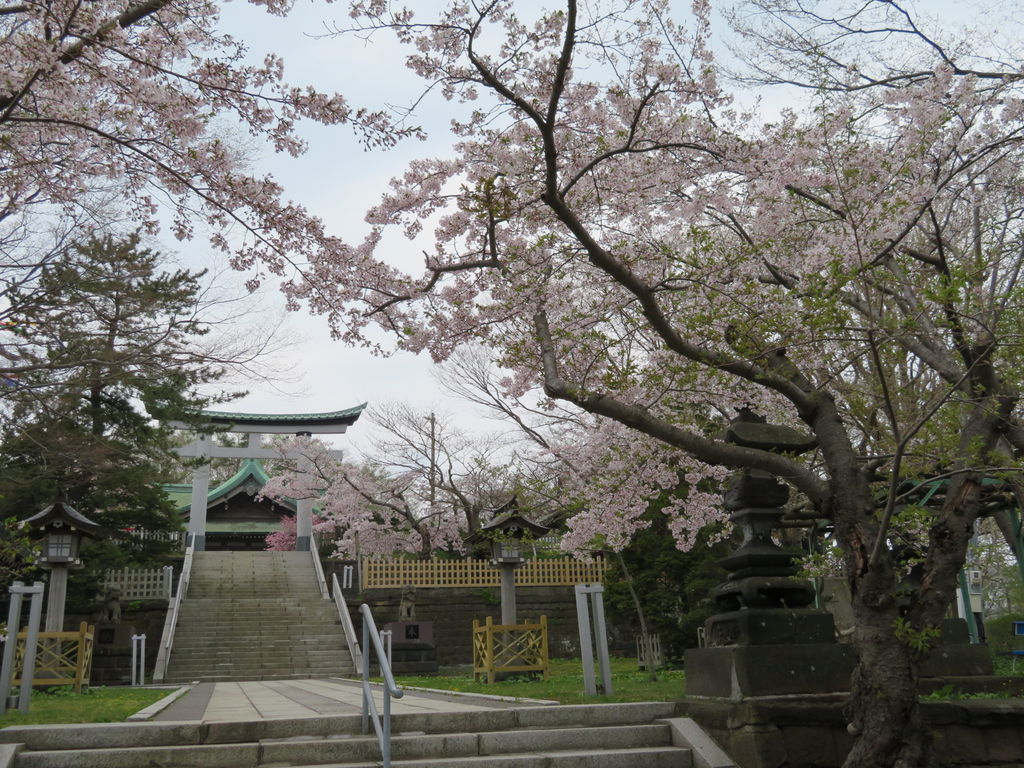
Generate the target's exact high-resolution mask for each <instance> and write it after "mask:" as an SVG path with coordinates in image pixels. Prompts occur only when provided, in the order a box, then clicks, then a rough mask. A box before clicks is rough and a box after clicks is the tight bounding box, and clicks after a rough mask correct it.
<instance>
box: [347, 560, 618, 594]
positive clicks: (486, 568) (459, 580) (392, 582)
mask: <svg viewBox="0 0 1024 768" xmlns="http://www.w3.org/2000/svg"><path fill="white" fill-rule="evenodd" d="M607 569H608V566H607V565H606V563H605V561H604V560H603V559H602V558H595V559H593V560H590V561H584V560H575V559H573V558H570V557H566V558H558V559H552V560H527V561H526V562H525V563H523V564H522V565H521V566H520V567H518V568H516V572H515V573H516V586H517V587H558V586H571V585H573V584H596V583H599V582H601V581H603V580H604V574H605V571H606V570H607ZM361 570H362V587H363V589H381V588H389V587H391V588H394V587H405V586H410V585H411V586H414V587H499V586H501V572H500V571H499V570H498V569H497V568H495V567H494V566H492V565H491V564H490V562H489V561H487V560H438V559H436V558H434V559H430V560H373V559H370V558H365V559H364V560H363V562H362V568H361Z"/></svg>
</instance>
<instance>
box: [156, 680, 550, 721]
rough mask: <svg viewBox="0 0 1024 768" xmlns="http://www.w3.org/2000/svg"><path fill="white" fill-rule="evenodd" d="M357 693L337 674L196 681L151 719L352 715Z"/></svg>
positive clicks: (437, 707) (415, 706)
mask: <svg viewBox="0 0 1024 768" xmlns="http://www.w3.org/2000/svg"><path fill="white" fill-rule="evenodd" d="M374 691H375V698H376V700H377V707H378V709H380V707H381V706H382V705H381V701H382V694H381V690H380V688H379V687H377V686H375V687H374ZM361 696H362V693H361V689H360V685H359V683H356V682H352V681H348V680H340V679H337V678H333V679H325V680H267V681H263V682H227V683H200V684H198V685H195V686H194V687H193V688H192V690H191V691H189V692H188V693H187V694H185V695H184V696H182V697H180V698H179V699H178V700H176V701H175V702H173V703H172V704H171V705H170V706H169V707H167V708H166V709H164V710H163V711H162V712H161V713H160V714H158V715H157V716H156V717H154V718H153V720H155V721H175V722H182V721H188V720H270V719H277V718H295V717H314V716H317V715H338V714H358V713H359V712H360V711H361V704H362V699H361ZM536 705H537V702H532V701H521V702H516V701H504V700H500V699H497V698H488V697H479V696H459V695H451V694H444V693H441V692H436V693H435V692H429V693H428V692H423V691H405V695H404V696H403V697H402V698H401V699H394V698H393V699H392V700H391V711H392V713H394V714H404V713H423V712H469V711H473V710H481V709H496V708H498V709H503V708H507V707H515V706H536Z"/></svg>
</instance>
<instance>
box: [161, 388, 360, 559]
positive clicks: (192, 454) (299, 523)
mask: <svg viewBox="0 0 1024 768" xmlns="http://www.w3.org/2000/svg"><path fill="white" fill-rule="evenodd" d="M365 407H366V403H363V404H362V405H359V406H356V407H355V408H349V409H348V410H345V411H334V412H332V413H303V414H294V415H285V414H253V413H224V412H220V411H202V412H201V413H200V416H201V417H202V418H203V420H204V421H206V422H207V423H209V424H210V425H211V426H212V427H215V428H216V429H217V431H222V432H241V433H246V434H248V435H249V441H248V445H244V446H240V447H231V446H222V445H215V444H214V443H213V441H212V440H210V435H209V434H204V433H200V434H199V435H197V437H196V439H195V440H194V441H193V442H192V443H189V444H188V445H184V446H182V447H181V448H178V449H177V452H178V454H179V455H180V456H186V457H189V458H199V459H211V458H233V459H280V458H291V459H295V460H296V461H297V462H298V465H299V471H300V472H305V471H308V470H309V468H310V466H309V458H308V457H306V456H304V455H302V454H300V453H297V452H291V453H284V454H282V452H281V451H278V450H275V449H273V448H264V447H263V444H262V441H263V435H265V434H278V435H282V434H291V435H297V436H310V435H314V434H341V433H343V432H345V431H346V430H347V429H348V428H349V427H350V426H351V425H352V424H354V423H355V422H356V420H357V419H358V418H359V416H360V414H362V412H363V409H364V408H365ZM170 426H171V427H173V428H175V429H185V430H193V429H195V427H194V426H193V425H190V424H186V423H184V422H178V421H172V422H170ZM211 431H212V430H211ZM332 453H333V454H335V455H339V456H340V455H341V452H340V451H332ZM209 493H210V465H209V463H208V462H204V463H202V464H200V465H199V466H198V467H196V468H195V470H193V472H192V506H191V511H190V513H189V522H188V545H189V546H191V547H192V548H193V549H194V550H195V551H196V552H202V551H203V550H205V549H206V503H207V499H208V496H209ZM312 540H313V499H312V498H307V499H298V500H297V504H296V511H295V549H297V550H302V551H309V549H310V547H311V546H312Z"/></svg>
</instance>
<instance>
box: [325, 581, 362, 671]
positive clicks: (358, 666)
mask: <svg viewBox="0 0 1024 768" xmlns="http://www.w3.org/2000/svg"><path fill="white" fill-rule="evenodd" d="M331 589H332V591H333V594H334V605H335V607H336V608H337V609H338V618H339V619H341V628H342V630H343V631H344V632H345V643H346V644H347V645H348V653H349V656H351V657H352V666H353V668H354V669H355V670H356V671H359V672H361V671H362V669H363V654H362V651H360V649H359V640H357V639H356V628H355V627H354V626H352V616H350V615H349V612H348V603H347V602H346V601H345V595H344V594H343V593H342V591H341V585H339V584H338V574H336V573H332V574H331Z"/></svg>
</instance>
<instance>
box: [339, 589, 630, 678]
mask: <svg viewBox="0 0 1024 768" xmlns="http://www.w3.org/2000/svg"><path fill="white" fill-rule="evenodd" d="M328 578H330V576H328ZM498 592H499V591H498V589H497V588H487V587H483V588H472V589H424V588H418V589H416V590H415V611H416V620H417V621H431V622H433V624H434V643H435V644H436V646H437V661H438V663H439V664H440V665H441V666H450V665H454V664H472V663H473V647H472V635H473V619H479V620H480V621H481V623H482V622H483V621H484V620H485V619H486V617H487V616H493V617H494V620H495V621H496V622H497V621H499V620H500V616H501V601H500V599H499V594H498ZM401 595H402V590H400V589H371V590H366V591H365V592H363V593H362V594H357V593H355V592H347V593H346V595H345V600H346V601H347V602H348V606H349V610H350V612H351V613H352V622H353V624H354V625H355V626H356V627H357V629H358V627H359V626H361V625H360V619H359V605H360V604H361V603H367V604H368V605H369V606H370V608H371V609H372V610H373V616H374V619H376V621H377V624H378V626H380V625H383V624H387V623H389V622H392V621H398V620H399V603H400V602H401ZM516 608H517V614H518V616H519V618H520V619H521V620H526V619H530V620H533V621H535V620H537V619H538V618H539V617H540V616H541V615H545V616H547V617H548V645H549V652H550V654H551V656H552V657H553V658H572V657H578V656H579V655H580V650H579V627H578V624H577V619H576V598H575V593H574V592H573V588H572V587H520V588H519V589H517V590H516ZM608 632H609V638H608V640H609V648H610V650H611V652H612V653H613V654H619V655H629V654H633V653H634V652H635V651H634V645H633V643H634V640H633V634H632V630H630V629H629V628H628V627H613V626H609V629H608Z"/></svg>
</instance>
